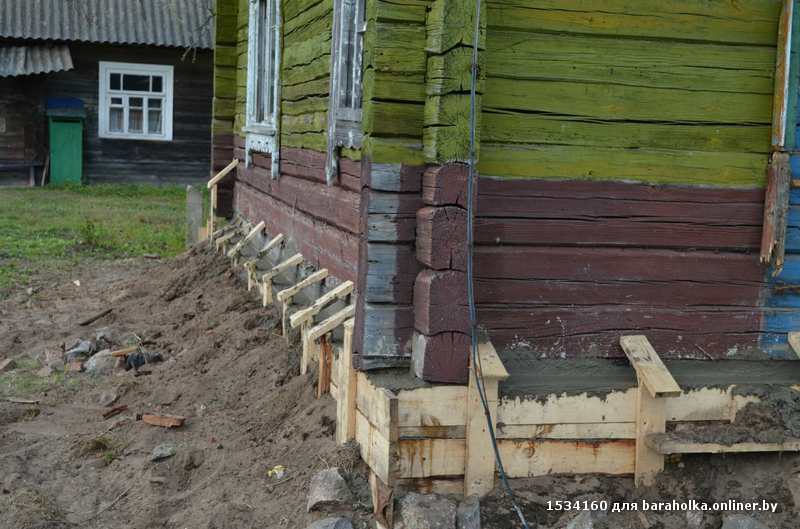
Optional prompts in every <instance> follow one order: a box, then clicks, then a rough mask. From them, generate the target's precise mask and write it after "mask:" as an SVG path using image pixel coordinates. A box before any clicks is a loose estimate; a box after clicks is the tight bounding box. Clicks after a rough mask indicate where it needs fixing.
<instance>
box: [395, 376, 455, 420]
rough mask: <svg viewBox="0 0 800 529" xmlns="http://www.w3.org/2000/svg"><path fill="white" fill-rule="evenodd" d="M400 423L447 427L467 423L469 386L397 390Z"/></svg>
mask: <svg viewBox="0 0 800 529" xmlns="http://www.w3.org/2000/svg"><path fill="white" fill-rule="evenodd" d="M397 399H398V406H399V426H400V428H406V427H447V426H459V425H460V426H463V425H465V424H466V423H467V417H466V414H467V411H466V403H467V388H466V386H457V385H452V386H451V385H448V386H431V387H423V388H417V389H414V390H401V391H398V392H397Z"/></svg>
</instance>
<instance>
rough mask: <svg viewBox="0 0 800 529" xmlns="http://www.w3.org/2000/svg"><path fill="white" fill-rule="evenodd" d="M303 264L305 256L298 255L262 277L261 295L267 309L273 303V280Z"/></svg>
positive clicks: (276, 266)
mask: <svg viewBox="0 0 800 529" xmlns="http://www.w3.org/2000/svg"><path fill="white" fill-rule="evenodd" d="M302 262H303V254H300V253H296V254H294V255H293V256H291V257H290V258H288V259H286V260H285V261H283V262H282V263H279V264H277V265H275V266H273V267H272V269H271V270H269V271H268V272H266V273H265V274H264V275H262V276H261V293H262V294H263V304H264V306H265V307H266V306H267V305H268V304H270V303H272V279H273V278H274V277H275V276H277V275H278V274H282V273H283V272H285V271H287V270H289V269H290V268H294V267H296V266H299V265H300V264H301V263H302Z"/></svg>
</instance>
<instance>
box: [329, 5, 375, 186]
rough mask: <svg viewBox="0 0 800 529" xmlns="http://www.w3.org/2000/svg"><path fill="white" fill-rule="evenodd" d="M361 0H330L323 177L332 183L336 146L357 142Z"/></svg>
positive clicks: (357, 144) (362, 20)
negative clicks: (328, 91)
mask: <svg viewBox="0 0 800 529" xmlns="http://www.w3.org/2000/svg"><path fill="white" fill-rule="evenodd" d="M364 12H365V9H364V0H334V19H333V42H332V49H331V56H332V57H333V73H332V75H331V94H330V108H329V111H328V163H327V164H326V169H325V172H326V177H327V180H328V184H331V183H333V180H334V179H335V178H336V174H337V173H338V169H339V167H338V166H339V164H338V160H337V156H336V150H337V148H339V147H349V148H358V147H360V146H361V56H362V49H363V45H364V31H365V30H366V21H365V17H364Z"/></svg>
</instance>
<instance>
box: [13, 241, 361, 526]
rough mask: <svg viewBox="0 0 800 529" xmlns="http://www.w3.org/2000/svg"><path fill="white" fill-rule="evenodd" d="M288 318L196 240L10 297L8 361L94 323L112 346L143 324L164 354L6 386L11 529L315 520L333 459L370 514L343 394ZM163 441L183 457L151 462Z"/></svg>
mask: <svg viewBox="0 0 800 529" xmlns="http://www.w3.org/2000/svg"><path fill="white" fill-rule="evenodd" d="M73 281H79V282H80V286H78V285H77V284H75V283H73ZM107 308H113V312H112V313H111V314H109V315H107V316H105V317H103V318H100V319H99V320H97V321H96V322H95V323H93V324H91V325H89V326H80V325H79V324H78V322H80V321H82V320H85V319H87V318H88V317H90V316H92V315H93V314H97V313H99V312H101V311H103V310H104V309H107ZM277 322H278V318H277V315H276V313H275V311H274V309H264V308H262V307H261V306H260V303H258V302H257V301H256V300H255V299H254V298H252V297H251V296H248V295H246V294H245V292H244V289H243V287H242V285H241V283H240V281H239V280H238V279H236V278H235V277H234V276H233V274H232V273H231V272H230V266H229V263H228V262H227V260H225V259H223V258H221V257H215V256H213V255H212V254H211V253H209V252H206V251H198V250H192V251H190V252H187V253H186V254H184V255H183V256H181V257H179V258H177V259H175V260H171V261H167V262H153V261H121V262H115V263H111V264H105V265H96V264H95V265H92V266H90V267H87V268H84V269H78V270H76V271H75V272H73V273H71V275H70V276H52V277H47V278H42V279H41V280H40V281H39V284H38V286H37V287H36V288H35V289H34V291H33V292H17V293H15V294H14V295H12V296H11V297H10V298H9V299H7V300H5V301H3V302H2V303H1V304H0V361H2V359H3V358H5V357H14V358H15V359H16V360H17V363H18V364H20V363H21V364H22V365H28V364H30V363H31V362H32V360H31V359H37V360H38V361H39V363H44V362H45V361H46V359H47V358H50V359H52V358H53V357H55V356H60V354H59V352H60V351H62V350H63V347H64V346H66V347H67V348H68V347H69V346H70V345H72V344H73V343H74V342H75V341H76V340H77V339H94V338H95V336H96V334H97V333H98V332H100V333H101V334H105V335H106V336H108V337H109V339H110V342H111V343H110V344H108V345H110V346H111V347H119V346H122V345H125V344H127V343H129V340H131V339H133V337H134V335H135V336H137V337H139V338H141V340H142V342H143V344H144V346H145V348H146V349H147V350H148V351H157V352H160V353H161V354H162V355H163V356H164V358H165V361H164V362H161V363H155V364H147V365H145V366H144V367H143V368H141V370H140V371H146V372H147V371H149V372H150V374H149V375H140V376H135V374H134V371H133V370H131V371H125V370H123V369H116V370H115V371H114V372H113V373H112V374H109V375H106V376H94V375H90V374H86V373H70V374H67V375H66V377H65V376H64V375H49V376H47V375H46V373H43V374H42V378H41V379H40V380H39V381H38V383H42V384H44V386H45V388H44V390H43V391H39V392H36V393H34V394H32V395H26V398H29V399H37V400H40V402H39V403H38V405H28V404H20V403H12V402H7V401H5V400H4V399H3V398H2V397H9V396H12V397H14V396H16V395H8V394H6V395H3V394H1V393H0V487H1V488H2V491H1V492H2V493H0V528H3V529H6V528H7V529H33V528H54V529H55V528H62V527H65V528H66V527H81V528H87V529H93V528H97V529H101V528H102V529H108V528H113V529H134V528H135V529H153V528H175V529H178V528H181V529H183V528H191V529H205V528H207V529H248V528H265V527H276V528H281V527H287V528H304V527H306V526H307V525H308V524H309V523H310V522H312V521H313V520H315V519H316V518H319V517H320V516H322V515H321V514H318V513H311V514H309V513H307V512H306V489H307V486H308V481H309V478H310V476H311V475H312V474H313V473H314V472H316V471H318V470H320V469H323V468H327V467H332V466H338V467H341V468H344V469H345V470H347V471H350V474H349V475H348V477H349V478H350V479H351V481H352V483H353V484H354V486H355V488H356V490H357V491H358V495H359V500H358V502H357V503H356V504H355V505H353V506H351V509H350V510H351V511H353V512H350V513H349V514H350V515H351V516H354V517H355V526H356V528H358V527H363V526H364V524H365V523H366V522H363V521H362V520H361V517H362V515H363V514H365V513H366V512H368V511H369V510H370V506H369V493H368V488H367V486H366V483H365V480H364V479H363V477H362V473H361V472H362V471H363V469H362V468H361V467H360V465H361V464H360V463H359V460H358V458H357V452H356V451H355V449H354V447H347V448H337V446H336V443H335V440H334V429H335V404H334V402H333V400H332V399H330V398H329V397H325V398H323V399H320V400H317V399H316V398H315V383H314V379H313V377H312V376H310V375H309V376H300V375H299V370H298V355H297V351H296V350H295V349H294V348H291V347H288V346H287V344H286V343H285V341H284V340H283V338H282V337H280V336H279V332H278V331H276V329H275V325H276V323H277ZM6 376H9V374H8V373H6ZM21 376H22V375H21ZM26 376H32V377H36V375H31V374H28V375H26ZM34 382H37V381H36V380H34ZM0 388H2V386H0ZM114 397H116V400H115V402H114V405H123V404H124V405H127V406H128V410H127V411H125V412H123V413H121V414H119V415H117V416H115V417H113V418H109V419H107V420H104V419H103V417H102V413H103V412H104V411H107V410H108V409H109V408H108V407H104V406H103V405H102V404H101V402H102V401H104V400H105V399H109V398H114ZM143 412H160V413H168V414H175V415H182V416H185V417H187V419H186V423H185V425H184V426H182V427H180V428H174V429H165V428H160V427H155V426H150V425H148V424H145V423H144V422H142V421H137V420H136V415H137V414H140V413H143ZM162 443H172V444H173V445H174V446H175V448H176V454H175V456H174V457H171V458H169V459H165V460H162V461H158V462H152V461H151V453H152V451H153V449H154V448H155V447H156V446H158V445H160V444H162ZM276 465H283V466H285V467H286V470H285V475H284V476H283V477H281V478H280V479H278V478H275V477H270V476H268V471H269V470H270V469H271V468H273V467H275V466H276Z"/></svg>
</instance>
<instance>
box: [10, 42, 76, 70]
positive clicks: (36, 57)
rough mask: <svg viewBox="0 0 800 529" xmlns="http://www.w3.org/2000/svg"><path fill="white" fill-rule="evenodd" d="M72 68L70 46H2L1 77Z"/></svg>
mask: <svg viewBox="0 0 800 529" xmlns="http://www.w3.org/2000/svg"><path fill="white" fill-rule="evenodd" d="M64 70H72V56H71V55H70V53H69V47H67V46H66V45H65V44H62V45H59V46H0V77H12V76H17V75H31V74H36V73H48V72H62V71H64Z"/></svg>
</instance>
